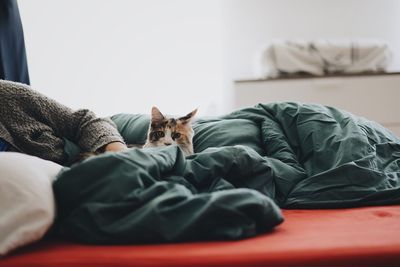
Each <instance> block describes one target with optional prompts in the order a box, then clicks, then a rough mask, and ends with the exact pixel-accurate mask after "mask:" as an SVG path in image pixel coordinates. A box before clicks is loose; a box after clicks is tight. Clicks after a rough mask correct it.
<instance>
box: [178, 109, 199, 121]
mask: <svg viewBox="0 0 400 267" xmlns="http://www.w3.org/2000/svg"><path fill="white" fill-rule="evenodd" d="M196 113H197V108H196V109H195V110H193V111H192V112H190V113H188V114H186V115H185V116H183V117H180V118H179V120H180V121H182V123H183V124H186V123H188V122H191V121H192V119H193V117H194V116H195V115H196Z"/></svg>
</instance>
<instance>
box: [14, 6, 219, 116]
mask: <svg viewBox="0 0 400 267" xmlns="http://www.w3.org/2000/svg"><path fill="white" fill-rule="evenodd" d="M18 3H19V8H20V13H21V17H22V21H23V26H24V32H25V41H26V46H27V54H28V64H29V71H30V76H31V83H32V87H34V88H35V89H37V90H39V91H41V92H43V93H45V94H46V95H49V96H51V97H53V98H55V99H57V100H58V101H60V102H62V103H64V104H66V105H68V106H71V107H73V108H80V107H88V108H90V109H92V110H94V111H95V112H96V113H97V114H98V115H101V116H105V115H110V114H114V113H119V112H130V113H149V112H150V109H151V106H153V105H156V106H158V107H159V108H160V109H161V111H164V113H167V114H178V115H179V114H182V115H184V114H187V113H188V112H190V111H192V110H193V109H194V108H196V107H199V113H200V115H214V114H216V113H221V112H222V110H221V108H222V107H221V105H220V104H221V102H223V99H222V98H223V96H222V91H221V90H219V89H220V88H221V87H222V52H221V49H222V48H221V38H220V36H221V20H220V18H221V16H220V11H221V10H220V2H219V1H214V0H201V1H197V0H189V1H188V0H168V1H165V0H114V1H110V0H35V1H32V0H18Z"/></svg>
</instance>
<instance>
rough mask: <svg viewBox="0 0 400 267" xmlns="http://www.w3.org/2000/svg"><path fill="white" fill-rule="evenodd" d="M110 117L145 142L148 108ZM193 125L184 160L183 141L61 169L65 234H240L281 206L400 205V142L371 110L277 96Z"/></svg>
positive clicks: (143, 239) (273, 221)
mask: <svg viewBox="0 0 400 267" xmlns="http://www.w3.org/2000/svg"><path fill="white" fill-rule="evenodd" d="M112 119H113V120H114V122H115V123H116V124H117V125H118V129H119V130H120V132H121V134H122V135H123V137H124V138H125V140H126V141H127V142H128V143H143V142H144V140H145V139H146V133H147V129H148V124H149V117H148V116H146V115H140V114H136V115H132V114H118V115H115V116H113V117H112ZM193 127H194V130H195V136H194V148H195V152H196V154H194V155H192V156H189V157H186V158H185V157H184V156H183V154H182V152H181V151H180V149H179V148H178V147H176V146H172V147H167V148H153V149H136V148H133V149H130V150H128V151H125V152H119V153H106V154H103V155H101V156H97V157H92V158H90V159H88V160H86V161H84V162H82V163H79V164H75V165H73V166H71V167H68V168H64V169H63V171H62V172H61V173H60V174H59V175H58V178H57V180H56V182H55V183H54V191H55V196H56V201H57V205H58V221H57V228H58V230H59V233H61V234H63V235H64V236H68V237H70V238H73V239H74V240H78V241H82V242H89V243H100V244H113V243H147V242H152V243H154V242H179V241H189V240H216V239H239V238H245V237H250V236H254V235H256V234H259V233H263V232H266V231H269V230H271V229H273V227H274V226H276V225H278V224H279V223H281V222H282V221H283V218H282V215H281V213H280V209H279V208H278V207H281V208H341V207H356V206H365V205H382V204H395V203H400V140H399V138H397V137H396V136H395V135H394V134H392V133H391V132H389V131H388V130H386V129H385V128H383V127H382V126H380V125H379V124H377V123H374V122H371V121H368V120H366V119H364V118H360V117H356V116H354V115H352V114H349V113H347V112H344V111H341V110H338V109H335V108H331V107H325V106H321V105H310V104H299V103H276V104H265V105H263V104H259V105H257V106H255V107H253V108H247V109H242V110H238V111H236V112H233V113H231V114H229V115H226V116H222V117H219V118H214V119H199V120H197V121H196V122H194V125H193ZM66 150H67V151H68V150H69V149H68V148H67V149H66Z"/></svg>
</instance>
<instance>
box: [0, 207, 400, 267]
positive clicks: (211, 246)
mask: <svg viewBox="0 0 400 267" xmlns="http://www.w3.org/2000/svg"><path fill="white" fill-rule="evenodd" d="M283 214H284V216H285V218H286V221H285V223H283V224H281V225H280V226H278V227H277V228H276V229H275V230H273V231H272V232H269V233H265V234H263V235H260V236H257V237H253V238H250V239H244V240H240V241H215V242H191V243H172V244H152V245H123V246H121V245H118V246H115V245H114V246H110V245H108V246H93V245H82V244H77V243H73V242H67V241H60V240H44V241H42V242H40V243H37V244H34V245H31V246H29V247H26V248H24V249H22V250H20V251H17V252H16V253H14V254H11V255H10V256H8V257H7V258H4V259H2V260H1V261H0V266H1V267H17V266H32V267H39V266H40V267H46V266H58V267H64V266H65V267H75V266H98V267H101V266H107V267H108V266H126V267H128V266H297V267H298V266H332V267H334V266H349V267H350V266H351V267H353V266H399V265H400V206H379V207H365V208H352V209H335V210H284V211H283Z"/></svg>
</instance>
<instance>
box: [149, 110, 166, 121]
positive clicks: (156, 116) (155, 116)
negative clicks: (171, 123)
mask: <svg viewBox="0 0 400 267" xmlns="http://www.w3.org/2000/svg"><path fill="white" fill-rule="evenodd" d="M164 119H165V117H164V115H163V114H162V113H161V112H160V110H159V109H158V108H157V107H152V108H151V122H155V121H162V120H164Z"/></svg>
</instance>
